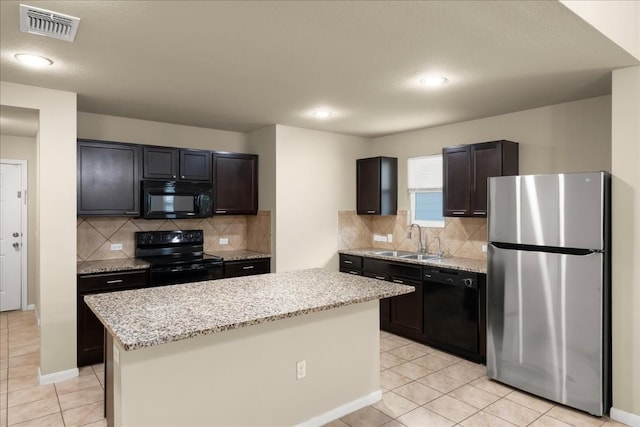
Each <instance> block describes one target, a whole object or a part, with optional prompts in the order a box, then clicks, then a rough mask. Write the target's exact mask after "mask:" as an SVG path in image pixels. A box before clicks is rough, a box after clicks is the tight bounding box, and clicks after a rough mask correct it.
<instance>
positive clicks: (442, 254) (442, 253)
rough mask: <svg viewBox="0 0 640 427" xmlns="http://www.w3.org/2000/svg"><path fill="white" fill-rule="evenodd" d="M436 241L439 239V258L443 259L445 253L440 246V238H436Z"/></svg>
mask: <svg viewBox="0 0 640 427" xmlns="http://www.w3.org/2000/svg"><path fill="white" fill-rule="evenodd" d="M434 239H438V256H439V257H440V258H442V257H443V256H444V252H443V251H442V246H440V236H436V237H434Z"/></svg>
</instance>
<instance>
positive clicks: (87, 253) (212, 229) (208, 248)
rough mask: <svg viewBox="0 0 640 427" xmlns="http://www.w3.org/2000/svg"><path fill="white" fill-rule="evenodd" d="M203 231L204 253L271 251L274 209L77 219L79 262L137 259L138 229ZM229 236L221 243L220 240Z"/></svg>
mask: <svg viewBox="0 0 640 427" xmlns="http://www.w3.org/2000/svg"><path fill="white" fill-rule="evenodd" d="M192 229H202V230H203V231H204V249H205V252H212V251H224V250H239V249H248V250H252V251H257V252H264V253H270V252H271V212H270V211H259V212H258V215H255V216H254V215H248V216H244V215H242V216H214V217H212V218H198V219H173V220H147V219H141V218H126V217H109V218H100V217H96V218H78V237H77V241H78V244H77V256H78V261H96V260H106V259H121V258H135V249H136V247H135V246H136V245H135V240H134V233H135V232H136V231H156V230H192ZM220 238H226V239H229V244H228V245H220V243H219V239H220ZM112 243H121V244H122V250H116V251H112V250H111V244H112Z"/></svg>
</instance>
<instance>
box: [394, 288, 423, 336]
mask: <svg viewBox="0 0 640 427" xmlns="http://www.w3.org/2000/svg"><path fill="white" fill-rule="evenodd" d="M392 281H393V282H395V283H400V284H403V285H408V286H413V287H415V289H416V290H415V292H412V293H410V294H404V295H399V296H396V297H393V298H390V301H391V325H392V326H393V328H394V329H396V330H398V331H399V332H401V333H402V335H404V336H406V337H408V338H413V339H416V340H421V339H422V338H423V325H424V320H423V319H424V317H423V316H424V314H423V301H422V298H423V295H422V282H418V281H414V280H407V279H401V278H396V277H394V278H392Z"/></svg>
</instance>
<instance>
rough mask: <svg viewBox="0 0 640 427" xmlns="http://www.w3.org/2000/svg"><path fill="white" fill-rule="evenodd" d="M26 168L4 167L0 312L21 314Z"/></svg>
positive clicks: (0, 168)
mask: <svg viewBox="0 0 640 427" xmlns="http://www.w3.org/2000/svg"><path fill="white" fill-rule="evenodd" d="M25 167H26V165H25ZM25 188H26V183H23V165H22V164H20V163H10V162H5V161H3V162H1V163H0V311H7V310H19V309H20V308H21V306H22V289H23V283H22V281H23V262H26V261H24V259H23V255H22V251H23V245H22V243H23V236H22V234H23V218H24V215H23V209H25V205H24V200H25V199H24V197H25V196H26V195H25V194H24V189H25Z"/></svg>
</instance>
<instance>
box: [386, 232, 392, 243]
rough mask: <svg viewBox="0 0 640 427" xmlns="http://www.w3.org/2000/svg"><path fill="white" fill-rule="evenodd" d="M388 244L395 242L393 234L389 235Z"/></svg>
mask: <svg viewBox="0 0 640 427" xmlns="http://www.w3.org/2000/svg"><path fill="white" fill-rule="evenodd" d="M387 242H389V243H391V242H393V234H387Z"/></svg>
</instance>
